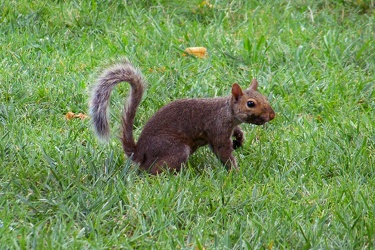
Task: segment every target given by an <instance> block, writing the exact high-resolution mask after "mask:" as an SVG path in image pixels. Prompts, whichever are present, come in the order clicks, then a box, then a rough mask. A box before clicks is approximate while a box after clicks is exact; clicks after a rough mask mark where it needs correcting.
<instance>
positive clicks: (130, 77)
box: [90, 62, 275, 174]
mask: <svg viewBox="0 0 375 250" xmlns="http://www.w3.org/2000/svg"><path fill="white" fill-rule="evenodd" d="M124 81H125V82H128V83H129V84H130V85H131V92H130V95H129V98H128V101H127V104H126V105H125V108H124V112H123V115H122V136H121V141H122V145H123V148H124V151H125V154H126V155H127V156H128V157H131V156H132V160H133V161H134V162H136V163H138V164H139V165H140V168H141V169H143V170H146V171H149V172H150V173H152V174H157V173H160V172H161V171H162V170H163V169H164V168H169V169H171V170H175V171H179V170H180V168H181V165H182V164H183V163H185V162H186V161H187V159H188V158H189V156H190V155H191V154H193V153H194V152H195V151H196V150H197V148H199V147H201V146H204V145H209V147H210V148H211V149H212V151H213V152H214V153H215V154H216V155H217V156H218V158H219V159H220V160H221V162H222V163H223V164H224V165H225V166H226V168H227V169H228V170H229V169H231V168H233V167H234V168H236V167H237V163H236V159H235V158H234V156H233V154H232V152H233V150H234V149H236V148H238V147H240V146H241V145H242V143H243V140H244V139H243V132H242V130H241V128H240V127H239V126H238V125H239V124H241V123H252V124H257V125H261V124H264V123H266V122H268V121H270V120H272V119H273V118H274V117H275V112H274V111H273V110H272V108H271V106H270V104H269V103H268V101H267V99H266V98H265V97H264V96H263V95H261V94H260V93H259V92H257V87H258V82H257V81H256V80H255V79H254V80H253V82H252V83H251V85H250V87H249V88H248V89H246V90H242V89H241V87H240V86H239V85H238V84H236V83H235V84H233V86H232V95H231V96H228V97H218V98H201V99H181V100H176V101H173V102H171V103H169V104H167V105H165V106H164V107H162V108H161V109H160V110H159V111H157V112H156V113H155V114H154V116H153V117H151V119H150V120H149V121H148V122H147V123H146V125H145V127H144V128H143V131H142V132H141V135H140V137H139V139H138V142H137V143H135V141H134V137H133V123H134V117H135V113H136V110H137V108H138V106H139V104H140V102H141V99H142V95H143V92H144V86H145V85H144V80H143V77H142V75H141V73H140V72H139V71H138V70H137V69H136V68H134V66H133V65H131V64H130V63H129V62H122V63H120V64H117V65H114V66H112V67H110V68H109V69H107V70H106V71H104V73H103V74H102V75H101V77H99V80H98V83H97V84H96V86H95V87H94V90H93V94H92V96H91V101H90V109H91V115H92V119H93V124H94V128H95V130H96V132H97V134H98V135H99V136H100V137H102V138H108V136H109V124H108V118H107V116H108V114H107V113H108V111H107V110H108V104H109V98H110V94H111V91H112V89H113V87H114V86H115V85H116V84H118V83H120V82H124ZM232 136H233V137H234V138H235V139H234V140H233V141H232V139H231V138H232Z"/></svg>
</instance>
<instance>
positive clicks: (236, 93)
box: [232, 83, 243, 101]
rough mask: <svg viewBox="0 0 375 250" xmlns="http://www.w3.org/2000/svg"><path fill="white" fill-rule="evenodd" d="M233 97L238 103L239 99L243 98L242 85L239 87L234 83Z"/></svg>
mask: <svg viewBox="0 0 375 250" xmlns="http://www.w3.org/2000/svg"><path fill="white" fill-rule="evenodd" d="M232 96H233V97H234V99H235V100H236V101H238V99H240V97H241V96H243V92H242V89H241V87H240V85H238V84H237V83H234V84H233V86H232Z"/></svg>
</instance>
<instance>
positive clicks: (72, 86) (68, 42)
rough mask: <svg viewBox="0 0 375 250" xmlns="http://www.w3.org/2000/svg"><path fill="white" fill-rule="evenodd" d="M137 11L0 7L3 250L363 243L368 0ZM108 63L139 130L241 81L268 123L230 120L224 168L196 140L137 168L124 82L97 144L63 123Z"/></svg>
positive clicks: (372, 95) (370, 44) (97, 3)
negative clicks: (233, 127) (233, 124)
mask: <svg viewBox="0 0 375 250" xmlns="http://www.w3.org/2000/svg"><path fill="white" fill-rule="evenodd" d="M134 2H137V1H102V0H92V1H42V0H36V1H26V0H18V1H15V0H10V1H2V2H1V3H0V10H1V11H0V33H1V34H0V45H1V46H0V138H1V140H0V248H1V249H120V248H125V249H132V248H135V249H151V248H153V249H310V248H314V249H373V248H374V247H375V194H374V190H375V120H374V117H375V14H374V5H375V3H374V1H373V0H358V1H355V0H340V1H333V0H332V1H330V0H317V1H305V0H296V1H287V0H276V1H247V0H239V1H214V0H211V1H210V2H209V3H206V2H202V1H201V0H199V1H188V0H186V1H184V0H180V1H174V2H172V1H166V0H164V1H160V2H158V1H157V0H154V1H146V0H144V1H138V3H134ZM191 46H204V47H206V48H207V49H208V53H209V56H208V57H207V58H205V59H197V58H194V57H190V56H185V57H184V56H182V50H183V49H185V48H186V47H191ZM123 57H128V58H129V59H130V60H131V61H132V62H133V63H134V64H135V65H137V66H138V67H139V68H140V69H141V70H142V72H143V74H144V75H145V78H146V79H147V82H148V90H147V93H146V94H145V96H144V100H143V102H142V103H141V106H140V108H139V110H138V112H137V116H136V121H135V135H136V137H137V136H138V135H139V134H140V132H141V130H142V128H143V126H144V124H145V123H146V122H147V120H148V119H149V118H150V117H151V115H152V114H153V113H155V112H156V110H158V109H159V108H160V107H161V106H163V105H165V104H166V103H168V102H170V101H172V100H175V99H178V98H185V97H189V98H191V97H214V96H224V95H229V94H230V90H231V85H232V84H233V83H234V82H238V83H239V84H240V85H241V86H243V87H246V86H247V85H248V84H249V83H250V81H251V79H252V78H253V77H256V78H257V79H258V81H259V83H260V91H261V92H262V93H264V94H265V95H266V96H268V98H269V100H270V103H271V104H272V106H273V108H274V110H275V112H276V114H277V117H276V119H275V120H274V121H272V122H270V123H269V124H267V125H266V126H253V125H248V124H244V125H242V128H243V129H244V131H245V138H246V141H245V144H244V146H243V148H241V149H239V150H237V151H236V152H235V156H236V157H237V160H238V165H239V166H240V171H239V172H231V173H228V172H227V171H226V170H225V168H224V167H223V166H222V165H221V164H220V162H219V161H218V160H217V159H216V157H215V156H214V155H213V154H212V153H211V152H210V151H209V150H208V149H207V148H202V149H200V150H198V152H197V153H196V154H194V155H193V156H192V157H191V158H190V160H189V162H188V164H187V166H186V167H185V168H184V170H183V171H182V172H181V173H179V174H177V175H173V174H169V173H164V174H162V175H160V176H149V175H147V174H144V173H138V171H137V166H135V165H133V164H130V163H129V161H128V159H126V158H125V156H124V153H123V151H122V147H121V143H120V141H119V140H118V135H119V127H120V118H119V117H120V114H121V110H122V105H123V102H124V99H125V97H126V96H127V94H128V91H129V86H128V84H122V85H120V86H119V87H118V88H116V91H114V93H113V96H112V100H111V127H112V135H111V140H110V142H109V143H107V144H106V143H102V142H100V141H98V139H97V138H96V137H95V135H94V134H93V132H92V129H91V125H90V120H89V119H86V120H84V121H81V120H80V119H73V120H70V121H67V120H66V119H65V114H66V113H67V112H69V111H72V112H75V113H79V112H82V113H87V110H88V107H87V102H88V96H89V89H90V86H92V84H93V83H94V82H95V78H96V77H97V75H98V73H99V71H100V69H101V68H103V67H105V66H107V65H109V64H110V63H111V62H113V61H116V59H119V58H123ZM177 119H178V118H177Z"/></svg>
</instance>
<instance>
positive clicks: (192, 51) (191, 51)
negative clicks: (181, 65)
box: [183, 47, 207, 58]
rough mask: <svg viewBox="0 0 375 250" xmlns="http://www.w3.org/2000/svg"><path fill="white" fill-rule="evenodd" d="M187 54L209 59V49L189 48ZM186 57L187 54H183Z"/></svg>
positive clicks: (186, 50)
mask: <svg viewBox="0 0 375 250" xmlns="http://www.w3.org/2000/svg"><path fill="white" fill-rule="evenodd" d="M185 52H186V53H188V54H190V55H195V56H197V57H199V58H205V57H207V49H206V48H205V47H189V48H186V49H185ZM183 55H184V56H186V54H183Z"/></svg>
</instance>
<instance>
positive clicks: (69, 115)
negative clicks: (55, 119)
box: [65, 111, 89, 120]
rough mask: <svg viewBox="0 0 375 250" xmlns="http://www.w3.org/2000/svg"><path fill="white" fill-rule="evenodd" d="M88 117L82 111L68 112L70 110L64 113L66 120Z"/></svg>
mask: <svg viewBox="0 0 375 250" xmlns="http://www.w3.org/2000/svg"><path fill="white" fill-rule="evenodd" d="M88 117H89V116H88V115H85V114H83V113H78V114H74V113H73V112H70V111H69V112H68V113H66V115H65V119H67V120H72V119H73V118H80V119H81V120H85V119H86V118H88Z"/></svg>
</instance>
